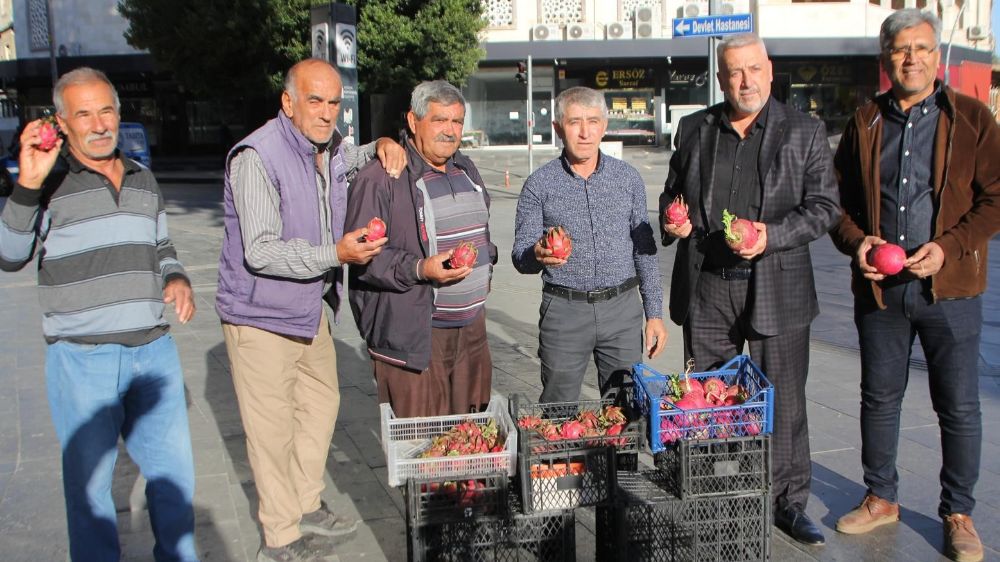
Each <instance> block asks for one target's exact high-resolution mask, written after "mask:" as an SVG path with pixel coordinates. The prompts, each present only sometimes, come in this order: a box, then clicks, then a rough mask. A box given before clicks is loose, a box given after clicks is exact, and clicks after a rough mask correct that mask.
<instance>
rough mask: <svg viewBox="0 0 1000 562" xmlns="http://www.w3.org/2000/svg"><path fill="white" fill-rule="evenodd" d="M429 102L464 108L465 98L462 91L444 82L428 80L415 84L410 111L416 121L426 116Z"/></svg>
mask: <svg viewBox="0 0 1000 562" xmlns="http://www.w3.org/2000/svg"><path fill="white" fill-rule="evenodd" d="M431 102H435V103H439V104H441V105H446V106H447V105H455V104H457V103H458V104H462V107H465V96H463V95H462V91H461V90H459V89H458V88H456V87H455V86H452V85H451V84H449V83H448V82H447V81H445V80H429V81H426V82H421V83H419V84H417V87H416V88H414V89H413V94H412V95H410V111H412V112H413V115H415V116H416V117H417V119H423V118H424V116H425V115H427V111H428V109H429V108H430V105H431Z"/></svg>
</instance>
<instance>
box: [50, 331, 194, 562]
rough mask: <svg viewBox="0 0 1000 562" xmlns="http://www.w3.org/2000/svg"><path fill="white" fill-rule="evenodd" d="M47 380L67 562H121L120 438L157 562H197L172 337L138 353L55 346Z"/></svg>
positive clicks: (183, 408)
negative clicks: (142, 482) (144, 506)
mask: <svg viewBox="0 0 1000 562" xmlns="http://www.w3.org/2000/svg"><path fill="white" fill-rule="evenodd" d="M45 376H46V385H47V390H48V397H49V407H50V409H51V411H52V423H53V425H55V428H56V434H57V435H58V436H59V442H60V444H61V445H62V467H63V489H64V493H65V496H66V521H67V526H68V528H69V549H70V557H71V558H72V559H73V560H77V561H80V560H85V561H88V562H90V561H101V562H103V561H114V562H117V561H118V560H119V558H120V555H121V549H120V547H119V544H118V528H117V524H116V514H115V506H114V503H113V501H112V499H111V478H112V473H113V472H114V466H115V460H116V459H117V457H118V436H119V435H121V437H122V438H123V439H124V441H125V446H126V448H127V449H128V452H129V456H131V457H132V459H133V460H134V461H135V462H136V464H138V465H139V469H140V470H141V471H142V474H143V476H145V477H146V481H147V484H146V500H147V502H148V505H149V517H150V522H151V523H152V528H153V534H154V536H155V537H156V546H155V548H154V549H153V556H154V557H155V559H156V560H158V561H163V560H183V561H191V560H197V559H198V557H197V554H195V548H194V510H193V506H192V500H193V498H194V462H193V459H192V455H191V433H190V431H189V430H188V419H187V405H186V401H185V397H184V379H183V375H182V373H181V366H180V361H179V359H178V356H177V347H176V346H175V345H174V340H173V338H172V337H170V336H169V335H166V336H163V337H161V338H159V339H157V340H156V341H153V342H150V343H148V344H146V345H142V346H138V347H125V346H122V345H118V344H102V345H84V344H74V343H68V342H57V343H54V344H52V345H50V346H48V350H47V352H46V359H45Z"/></svg>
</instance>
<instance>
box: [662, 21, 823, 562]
mask: <svg viewBox="0 0 1000 562" xmlns="http://www.w3.org/2000/svg"><path fill="white" fill-rule="evenodd" d="M718 58H719V73H718V79H719V84H720V86H721V87H722V91H723V93H724V94H725V98H726V101H725V102H724V103H721V104H718V105H714V106H712V107H709V108H708V109H706V110H703V111H700V112H697V113H694V114H692V115H690V116H688V117H686V118H684V119H682V120H681V123H680V131H681V133H680V137H679V139H678V140H677V143H676V145H677V149H676V151H675V152H674V154H673V156H672V157H671V159H670V171H669V175H668V177H667V182H666V186H665V187H664V191H663V194H662V195H661V196H660V216H661V220H660V225H661V229H662V233H661V234H662V237H663V244H664V245H670V244H672V243H673V242H675V241H679V243H678V247H677V255H676V257H675V258H674V269H673V275H672V279H671V287H670V318H671V320H673V321H674V322H675V323H677V324H679V325H681V326H683V331H684V355H685V357H686V358H693V359H694V361H695V366H696V368H697V370H699V371H704V370H711V369H715V368H718V367H719V366H721V365H722V364H723V363H724V362H725V361H727V360H729V359H731V358H732V357H733V356H735V355H737V354H739V353H741V352H742V350H743V347H744V345H745V344H747V343H749V347H750V355H751V357H752V358H753V360H754V362H756V363H757V365H759V366H760V367H761V369H762V370H763V371H764V373H765V374H766V375H767V377H768V379H769V380H770V381H771V382H772V383H773V384H774V387H775V400H774V435H773V437H772V441H771V443H772V459H773V467H772V471H773V473H772V474H773V482H774V485H773V502H774V514H775V515H774V519H775V525H777V526H778V528H780V529H782V530H783V531H785V532H786V533H787V534H788V535H789V536H791V537H792V538H794V539H795V540H797V541H799V542H803V543H806V544H814V545H819V544H823V543H824V537H823V534H822V532H820V530H819V529H818V528H817V527H816V525H815V524H813V522H812V521H811V520H810V519H809V517H808V516H807V515H806V514H805V507H806V502H807V501H808V499H809V484H810V479H811V474H812V470H811V465H810V460H809V430H808V425H807V420H806V395H805V384H806V374H807V371H808V368H809V325H810V323H811V322H812V320H813V318H815V317H816V315H817V314H818V313H819V304H818V302H817V300H816V289H815V286H814V282H813V272H812V261H811V259H810V256H809V242H811V241H813V240H815V239H817V238H819V237H820V236H823V235H824V234H826V233H827V231H828V230H829V229H830V227H831V226H833V224H834V223H835V222H836V221H837V219H838V217H839V214H840V210H839V205H838V202H837V183H836V178H835V176H834V172H833V158H832V153H831V151H830V146H829V144H828V141H827V136H826V127H825V126H824V125H823V122H822V121H819V120H816V119H813V118H811V117H809V116H808V115H805V114H803V113H800V112H798V111H795V110H793V109H791V108H789V107H786V106H785V105H784V104H782V103H780V102H778V101H776V100H774V99H772V98H771V97H770V93H771V78H772V72H771V62H770V60H769V59H768V57H767V51H766V49H765V47H764V43H763V42H762V41H761V39H760V38H759V37H757V36H756V35H754V34H740V35H733V36H730V37H729V38H727V39H725V40H723V41H721V42H720V43H719V46H718ZM678 196H683V198H684V202H685V203H686V204H687V205H689V208H688V211H689V218H688V220H687V221H686V222H684V223H683V224H681V225H673V224H669V223H668V222H667V221H666V220H664V219H663V216H664V211H665V209H666V208H667V206H668V205H670V204H671V203H672V202H673V201H674V200H675V198H677V197H678ZM723 210H727V211H728V212H730V213H734V214H736V215H737V216H739V217H742V218H746V219H749V220H750V221H752V222H753V227H754V228H755V229H756V230H757V234H758V238H757V241H756V243H754V244H752V245H750V246H749V247H746V248H743V249H740V250H738V251H737V250H732V249H730V247H729V245H727V244H726V240H725V232H724V228H723V222H722V215H723Z"/></svg>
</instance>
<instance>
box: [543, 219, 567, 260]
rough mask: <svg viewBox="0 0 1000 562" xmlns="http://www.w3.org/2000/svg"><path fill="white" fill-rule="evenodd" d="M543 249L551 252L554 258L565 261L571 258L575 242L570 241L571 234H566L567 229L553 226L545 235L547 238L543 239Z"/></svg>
mask: <svg viewBox="0 0 1000 562" xmlns="http://www.w3.org/2000/svg"><path fill="white" fill-rule="evenodd" d="M542 247H543V248H548V249H549V250H551V251H552V257H554V258H559V259H561V260H564V259H567V258H569V255H570V253H571V252H572V251H573V240H571V239H570V237H569V233H568V232H566V229H565V228H563V227H561V226H553V227H552V228H550V229H549V230H548V232H546V233H545V237H544V238H542Z"/></svg>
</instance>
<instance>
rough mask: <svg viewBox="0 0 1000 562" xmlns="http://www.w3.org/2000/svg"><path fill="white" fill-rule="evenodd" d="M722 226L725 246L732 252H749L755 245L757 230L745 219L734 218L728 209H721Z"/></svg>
mask: <svg viewBox="0 0 1000 562" xmlns="http://www.w3.org/2000/svg"><path fill="white" fill-rule="evenodd" d="M722 224H723V225H724V226H725V227H726V244H729V247H730V248H732V249H733V251H734V252H739V251H741V250H749V249H750V248H753V247H754V245H755V244H757V236H758V234H757V229H756V228H754V226H753V223H752V222H750V221H748V220H747V219H740V218H736V215H734V214H732V213H730V212H729V209H723V210H722Z"/></svg>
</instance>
